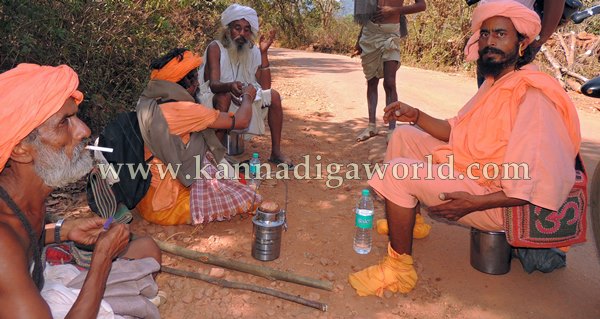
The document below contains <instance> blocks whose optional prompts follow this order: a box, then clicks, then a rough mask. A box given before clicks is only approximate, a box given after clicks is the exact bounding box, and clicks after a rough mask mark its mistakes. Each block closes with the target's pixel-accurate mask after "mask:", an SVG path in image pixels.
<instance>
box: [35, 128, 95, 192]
mask: <svg viewBox="0 0 600 319" xmlns="http://www.w3.org/2000/svg"><path fill="white" fill-rule="evenodd" d="M32 144H33V145H34V146H35V148H36V151H37V157H36V158H35V161H34V163H33V165H34V169H35V172H36V173H37V175H38V176H39V177H40V178H41V179H42V180H43V181H44V184H46V185H48V186H50V187H53V188H58V187H63V186H66V185H68V184H71V183H73V182H76V181H78V180H79V179H80V178H81V177H83V176H85V175H86V174H87V173H89V171H91V170H92V167H93V164H94V162H93V159H92V157H91V155H90V152H89V151H87V150H84V147H85V143H81V144H79V145H78V146H77V147H75V149H74V150H73V154H72V156H71V158H70V159H69V157H68V156H67V154H66V152H65V150H64V149H62V150H59V151H55V150H53V149H52V148H51V147H50V146H48V145H46V144H44V142H42V141H40V139H39V138H36V139H35V141H33V142H32Z"/></svg>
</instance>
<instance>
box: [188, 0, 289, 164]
mask: <svg viewBox="0 0 600 319" xmlns="http://www.w3.org/2000/svg"><path fill="white" fill-rule="evenodd" d="M221 24H222V26H223V29H222V30H221V32H220V35H219V36H218V39H216V40H214V41H212V42H211V43H210V44H209V45H208V48H207V49H206V52H205V53H204V63H203V64H202V65H201V66H200V70H199V72H198V77H199V79H198V80H199V82H200V83H202V84H201V86H200V89H199V93H198V95H197V98H198V100H199V101H200V103H202V104H204V105H207V106H208V105H211V106H213V107H215V108H216V109H219V110H221V111H223V112H228V111H233V112H235V111H236V110H237V109H238V107H239V105H240V102H241V97H242V88H243V87H244V85H253V86H255V87H256V89H257V94H256V99H255V101H254V104H253V111H252V120H251V121H250V125H249V127H248V129H247V131H245V133H249V134H256V135H261V134H264V132H265V123H264V119H265V117H266V116H267V115H268V124H269V129H270V131H271V155H270V157H269V162H271V163H274V164H276V165H280V164H281V165H282V166H284V167H285V168H287V169H292V168H293V164H292V161H291V160H290V159H289V158H288V157H286V156H284V154H283V153H282V152H281V131H282V127H283V108H282V104H281V96H280V95H279V93H278V92H277V91H275V90H274V89H271V71H270V69H269V57H268V50H269V48H270V47H271V44H272V43H273V40H274V39H275V31H274V30H273V31H271V32H270V34H269V37H268V38H265V37H264V36H261V37H260V39H259V45H258V46H257V45H256V44H255V39H256V35H257V33H258V29H259V26H258V15H257V14H256V11H255V10H254V9H252V8H250V7H246V6H242V5H238V4H233V5H231V6H229V7H228V8H227V9H225V11H223V14H222V15H221ZM217 136H219V137H220V138H222V137H223V136H224V135H223V132H222V131H221V132H220V134H217Z"/></svg>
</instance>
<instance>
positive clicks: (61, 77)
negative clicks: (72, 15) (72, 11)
mask: <svg viewBox="0 0 600 319" xmlns="http://www.w3.org/2000/svg"><path fill="white" fill-rule="evenodd" d="M77 86H79V78H78V77H77V73H75V71H73V69H71V68H70V67H68V66H66V65H61V66H57V67H52V66H40V65H37V64H26V63H22V64H19V65H18V66H17V67H16V68H14V69H11V70H8V71H6V72H4V73H2V74H0V92H1V93H0V126H1V127H2V134H1V135H0V171H2V170H3V169H4V165H6V162H7V161H8V159H9V157H10V153H11V152H12V150H13V148H14V147H15V146H16V145H17V144H18V143H19V142H21V140H22V139H23V138H25V137H26V136H27V135H29V133H31V132H32V131H33V130H34V129H35V128H37V127H38V126H40V125H41V124H42V123H44V122H45V121H46V120H47V119H48V118H50V117H51V116H52V115H54V114H55V113H56V112H58V110H60V108H61V107H62V106H63V104H64V103H65V101H66V100H67V99H68V98H69V97H72V98H74V99H75V102H76V103H77V104H79V103H81V101H82V100H83V94H82V93H81V92H79V91H77Z"/></svg>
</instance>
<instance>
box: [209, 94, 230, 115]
mask: <svg viewBox="0 0 600 319" xmlns="http://www.w3.org/2000/svg"><path fill="white" fill-rule="evenodd" d="M230 105H231V94H230V93H217V94H215V96H214V97H213V106H214V108H215V109H217V110H219V111H221V112H227V111H229V106H230Z"/></svg>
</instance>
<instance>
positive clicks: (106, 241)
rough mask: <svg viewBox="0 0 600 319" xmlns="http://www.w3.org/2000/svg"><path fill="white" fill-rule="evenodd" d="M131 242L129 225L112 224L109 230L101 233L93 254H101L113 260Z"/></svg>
mask: <svg viewBox="0 0 600 319" xmlns="http://www.w3.org/2000/svg"><path fill="white" fill-rule="evenodd" d="M127 244H129V225H124V224H117V223H115V224H112V225H111V227H110V228H109V229H108V230H107V231H103V232H101V233H100V236H99V237H98V240H97V241H96V246H95V248H94V252H93V255H96V254H100V255H104V256H106V257H109V258H110V260H113V259H115V258H117V257H118V256H119V254H121V253H122V252H123V251H124V250H125V248H126V247H127Z"/></svg>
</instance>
